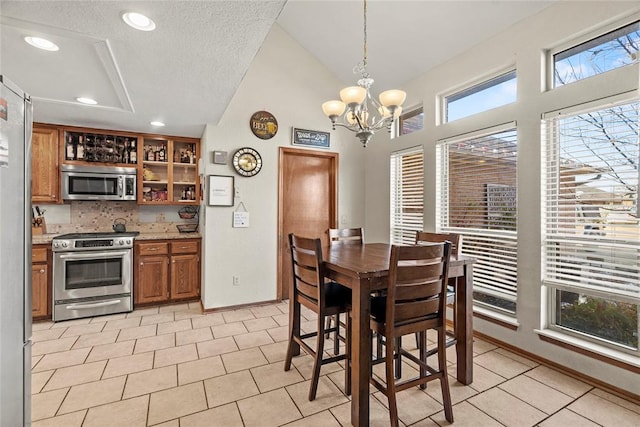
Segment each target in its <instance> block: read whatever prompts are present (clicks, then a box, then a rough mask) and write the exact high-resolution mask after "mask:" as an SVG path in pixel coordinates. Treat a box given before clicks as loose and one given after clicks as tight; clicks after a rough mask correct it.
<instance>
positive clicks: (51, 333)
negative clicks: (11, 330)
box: [31, 328, 65, 343]
mask: <svg viewBox="0 0 640 427" xmlns="http://www.w3.org/2000/svg"><path fill="white" fill-rule="evenodd" d="M64 331H65V329H64V328H54V329H41V330H38V331H36V330H34V331H33V332H32V334H31V341H33V342H34V343H37V342H38V341H48V340H57V339H58V338H60V336H61V335H62V334H64Z"/></svg>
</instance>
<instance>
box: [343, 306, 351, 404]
mask: <svg viewBox="0 0 640 427" xmlns="http://www.w3.org/2000/svg"><path fill="white" fill-rule="evenodd" d="M346 316H347V320H346V322H347V328H346V329H347V331H346V332H345V339H346V343H345V344H346V345H345V360H344V394H346V395H347V396H351V312H349V313H347V314H346Z"/></svg>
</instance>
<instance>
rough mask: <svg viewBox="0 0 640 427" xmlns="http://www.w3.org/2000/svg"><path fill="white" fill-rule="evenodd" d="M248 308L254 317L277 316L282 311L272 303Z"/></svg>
mask: <svg viewBox="0 0 640 427" xmlns="http://www.w3.org/2000/svg"><path fill="white" fill-rule="evenodd" d="M250 310H251V313H253V315H254V316H255V317H256V318H261V317H271V316H279V315H281V314H282V311H280V309H279V308H278V307H277V306H275V305H273V304H268V305H262V306H258V307H251V308H250Z"/></svg>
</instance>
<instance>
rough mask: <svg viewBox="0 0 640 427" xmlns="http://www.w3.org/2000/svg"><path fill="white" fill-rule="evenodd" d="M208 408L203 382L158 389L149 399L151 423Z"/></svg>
mask: <svg viewBox="0 0 640 427" xmlns="http://www.w3.org/2000/svg"><path fill="white" fill-rule="evenodd" d="M205 409H207V399H206V397H205V393H204V386H203V384H202V382H197V383H193V384H187V385H184V386H180V387H176V388H171V389H168V390H163V391H158V392H155V393H152V394H151V399H150V401H149V420H148V422H149V424H151V425H153V424H157V423H160V422H163V421H167V420H170V419H173V418H176V417H183V416H185V415H189V414H193V413H195V412H200V411H203V410H205Z"/></svg>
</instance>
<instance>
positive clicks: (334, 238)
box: [325, 227, 364, 354]
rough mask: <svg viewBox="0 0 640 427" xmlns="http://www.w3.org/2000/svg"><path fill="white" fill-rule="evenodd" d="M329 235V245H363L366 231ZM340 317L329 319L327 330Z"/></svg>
mask: <svg viewBox="0 0 640 427" xmlns="http://www.w3.org/2000/svg"><path fill="white" fill-rule="evenodd" d="M327 233H328V234H329V244H331V245H335V244H356V245H361V244H362V243H364V229H363V228H362V227H358V228H330V229H329V230H328V231H327ZM339 321H340V315H338V316H331V317H327V324H326V326H325V330H328V329H329V328H331V323H332V322H334V323H335V322H339ZM329 334H330V333H329V332H326V333H325V338H329ZM333 345H334V349H333V353H334V354H338V345H339V342H338V340H334V344H333Z"/></svg>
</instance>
